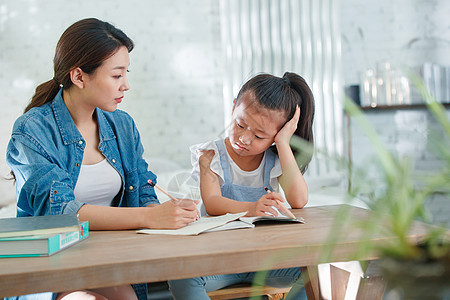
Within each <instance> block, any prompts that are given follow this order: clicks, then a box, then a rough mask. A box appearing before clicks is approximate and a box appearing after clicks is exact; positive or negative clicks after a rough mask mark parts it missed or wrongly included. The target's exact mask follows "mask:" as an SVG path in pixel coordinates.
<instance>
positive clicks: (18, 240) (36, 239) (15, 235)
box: [0, 215, 89, 257]
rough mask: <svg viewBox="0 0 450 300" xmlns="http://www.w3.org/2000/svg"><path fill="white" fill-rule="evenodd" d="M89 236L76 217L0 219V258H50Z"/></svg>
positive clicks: (86, 227)
mask: <svg viewBox="0 0 450 300" xmlns="http://www.w3.org/2000/svg"><path fill="white" fill-rule="evenodd" d="M88 235H89V223H88V222H87V221H85V222H79V221H78V218H77V216H76V215H49V216H32V217H21V218H3V219H0V257H31V256H49V255H52V254H54V253H56V252H58V251H61V250H63V249H65V248H67V247H69V246H72V245H74V244H76V243H77V242H80V241H82V240H83V239H85V238H87V237H88Z"/></svg>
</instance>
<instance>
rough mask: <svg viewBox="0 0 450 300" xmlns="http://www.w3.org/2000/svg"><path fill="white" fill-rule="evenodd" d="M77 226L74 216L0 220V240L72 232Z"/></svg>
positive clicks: (76, 218)
mask: <svg viewBox="0 0 450 300" xmlns="http://www.w3.org/2000/svg"><path fill="white" fill-rule="evenodd" d="M78 226H79V222H78V217H77V216H76V215H75V214H70V215H48V216H31V217H19V218H0V238H3V237H14V236H26V235H38V234H52V233H64V232H72V231H77V230H78Z"/></svg>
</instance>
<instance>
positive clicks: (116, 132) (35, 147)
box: [6, 89, 159, 298]
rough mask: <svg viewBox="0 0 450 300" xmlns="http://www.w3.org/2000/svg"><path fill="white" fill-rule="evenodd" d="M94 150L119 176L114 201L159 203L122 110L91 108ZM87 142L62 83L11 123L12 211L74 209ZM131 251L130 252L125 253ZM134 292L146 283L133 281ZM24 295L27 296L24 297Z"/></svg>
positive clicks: (131, 124) (131, 125) (77, 204)
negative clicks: (96, 139) (95, 131)
mask: <svg viewBox="0 0 450 300" xmlns="http://www.w3.org/2000/svg"><path fill="white" fill-rule="evenodd" d="M95 113H96V116H97V120H98V126H99V135H100V143H99V146H98V148H99V150H100V151H101V152H102V153H103V155H104V156H105V157H106V159H107V160H108V161H109V162H110V163H111V165H112V166H113V167H114V168H115V169H116V170H117V172H119V174H120V176H121V178H122V188H121V190H120V192H119V194H118V196H117V197H116V199H114V201H113V206H120V207H142V206H147V205H149V204H152V203H157V204H159V201H158V199H157V197H156V193H155V190H154V188H153V187H151V186H150V185H149V184H148V183H147V180H148V179H151V180H153V181H154V182H156V175H155V174H153V173H152V172H151V171H148V165H147V163H146V162H145V160H144V159H143V158H142V154H143V152H144V148H143V147H142V144H141V140H140V136H139V132H138V130H137V128H136V125H135V124H134V121H133V119H132V118H131V117H130V116H129V115H128V114H127V113H125V112H123V111H120V110H116V111H114V112H105V111H102V110H101V109H99V108H97V109H96V112H95ZM85 146H86V142H85V140H84V139H83V137H82V136H81V134H80V132H79V131H78V129H77V127H76V126H75V123H74V122H73V120H72V117H71V115H70V113H69V111H68V109H67V107H66V105H65V103H64V100H63V98H62V89H61V90H60V91H59V92H58V94H57V95H56V96H55V98H54V99H53V101H52V102H49V103H46V104H44V105H42V106H40V107H36V108H33V109H31V110H30V111H28V112H27V113H25V114H24V115H22V116H20V117H19V118H18V119H17V120H16V122H15V123H14V127H13V130H12V135H11V140H10V141H9V144H8V148H7V153H6V160H7V162H8V164H9V166H10V168H11V170H12V171H13V173H14V175H15V177H16V192H17V216H18V217H22V216H32V215H49V214H74V213H77V212H78V210H79V209H80V207H81V206H82V205H84V203H82V202H80V201H78V200H76V199H75V196H74V192H73V191H74V188H75V185H76V183H77V179H78V175H79V173H80V167H81V162H82V160H83V153H84V148H85ZM130 255H131V254H130ZM133 287H134V288H135V290H136V292H137V294H138V297H139V298H141V296H143V295H146V287H145V285H142V284H139V285H134V286H133ZM23 298H26V296H25V297H23Z"/></svg>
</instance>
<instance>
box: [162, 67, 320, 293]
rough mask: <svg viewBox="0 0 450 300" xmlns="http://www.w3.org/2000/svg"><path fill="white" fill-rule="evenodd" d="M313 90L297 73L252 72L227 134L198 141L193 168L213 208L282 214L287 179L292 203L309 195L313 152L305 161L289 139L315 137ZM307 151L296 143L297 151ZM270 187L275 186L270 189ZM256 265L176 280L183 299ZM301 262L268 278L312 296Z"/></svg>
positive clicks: (234, 279) (241, 277)
mask: <svg viewBox="0 0 450 300" xmlns="http://www.w3.org/2000/svg"><path fill="white" fill-rule="evenodd" d="M313 119H314V98H313V95H312V92H311V90H310V88H309V87H308V85H307V83H306V81H305V80H304V79H303V78H302V77H300V76H299V75H297V74H295V73H285V74H284V76H283V77H282V78H280V77H276V76H272V75H269V74H262V75H258V76H256V77H254V78H252V79H250V80H249V81H248V82H247V83H245V84H244V86H243V87H242V88H241V90H240V92H239V94H238V96H237V98H236V99H235V100H234V105H233V111H232V123H231V126H230V128H229V131H228V137H226V138H225V139H219V140H216V141H213V142H208V143H205V144H202V145H196V146H193V147H191V152H192V163H193V167H194V171H193V176H194V177H195V178H196V179H197V180H198V181H199V182H200V192H201V196H202V200H203V204H204V206H205V209H206V212H207V213H208V214H210V215H223V214H226V213H237V212H244V211H246V212H247V215H248V216H260V215H267V214H271V215H278V212H283V211H284V210H286V208H285V206H284V205H283V204H281V203H280V202H284V201H285V200H284V199H283V197H282V196H281V194H280V193H279V192H278V191H279V185H281V187H282V189H283V191H284V193H285V196H286V200H287V202H288V203H289V204H290V206H291V207H292V208H302V207H303V206H305V204H306V203H307V202H308V189H307V186H306V183H305V180H304V178H303V175H302V172H304V171H305V170H306V168H307V166H308V163H309V161H310V160H311V157H310V156H309V157H308V155H307V154H306V155H305V153H304V154H303V156H306V157H308V158H307V159H306V161H304V163H303V164H302V165H301V166H300V168H299V166H298V164H297V162H296V159H295V156H294V153H295V152H296V151H294V150H293V149H291V146H290V144H289V143H290V140H291V137H292V136H293V135H296V136H298V137H299V138H301V139H303V140H306V141H307V142H309V143H311V144H312V142H313V132H312V124H313ZM298 151H300V152H302V151H303V152H306V153H307V152H308V151H305V149H297V152H298ZM266 188H267V189H268V190H270V191H271V192H270V193H268V192H267V191H266ZM254 275H255V273H253V272H251V273H240V274H227V275H216V276H206V277H198V278H192V279H182V280H172V281H169V285H170V288H171V291H172V294H173V295H174V298H175V299H176V300H179V299H186V300H187V299H198V300H203V299H209V298H208V296H207V294H206V292H209V291H213V290H217V289H220V288H222V287H225V286H228V285H231V284H235V283H240V282H247V283H252V281H253V279H254ZM299 278H300V268H290V269H282V270H271V271H269V272H268V274H267V280H266V284H268V285H273V286H288V285H292V284H295V285H296V288H293V289H292V290H291V292H290V293H289V295H288V299H305V297H306V294H305V292H304V289H303V290H302V289H301V287H302V284H301V282H299V280H298V279H299Z"/></svg>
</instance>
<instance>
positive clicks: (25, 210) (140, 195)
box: [7, 18, 199, 299]
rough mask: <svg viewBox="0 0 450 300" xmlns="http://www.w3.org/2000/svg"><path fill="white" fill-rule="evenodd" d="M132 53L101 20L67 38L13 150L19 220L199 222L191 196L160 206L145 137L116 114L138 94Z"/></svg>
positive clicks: (130, 225) (110, 292)
mask: <svg viewBox="0 0 450 300" xmlns="http://www.w3.org/2000/svg"><path fill="white" fill-rule="evenodd" d="M133 47H134V45H133V42H132V41H131V39H129V38H128V37H127V36H126V35H125V34H124V33H123V32H122V31H121V30H119V29H117V28H115V27H114V26H112V25H111V24H109V23H107V22H104V21H101V20H98V19H94V18H90V19H84V20H80V21H78V22H76V23H74V24H73V25H71V26H70V27H69V28H67V29H66V31H65V32H64V33H63V34H62V36H61V38H60V40H59V42H58V44H57V46H56V53H55V57H54V77H53V79H51V80H49V81H47V82H45V83H43V84H41V85H40V86H38V87H37V88H36V93H35V95H34V96H33V98H32V100H31V103H30V104H29V105H28V106H27V108H26V110H25V113H24V114H23V115H22V116H21V117H19V118H18V119H17V120H16V122H15V124H14V127H13V130H12V135H11V140H10V142H9V144H8V149H7V162H8V164H9V166H10V167H11V170H12V173H13V175H14V177H15V179H16V188H17V216H18V217H23V216H32V215H47V214H78V216H79V219H80V221H83V220H88V221H89V227H90V229H92V230H120V229H136V228H179V227H183V226H185V225H187V224H189V223H190V222H192V221H194V220H195V219H196V218H197V217H198V215H199V213H198V211H197V208H196V204H195V203H194V202H193V201H191V200H181V201H180V202H178V204H177V203H174V202H173V201H168V202H165V203H163V204H161V205H159V201H158V199H157V197H156V194H155V191H154V188H153V187H152V186H150V185H149V184H148V183H147V180H148V179H151V180H152V181H153V182H155V181H156V176H155V174H153V173H152V172H151V171H149V170H148V165H147V163H146V162H145V160H144V159H143V158H142V154H143V152H144V149H143V147H142V144H141V141H140V136H139V132H138V130H137V128H136V126H135V124H134V121H133V119H132V118H131V117H130V116H129V115H128V114H127V113H125V112H123V111H120V110H117V105H118V104H119V103H121V102H122V101H123V100H124V94H125V92H126V91H127V90H128V89H129V88H130V86H129V84H128V80H127V72H128V66H129V63H130V61H129V52H130V51H131V50H132V49H133ZM111 251H114V250H113V249H112V250H111ZM130 255H132V254H131V253H130ZM74 263H75V262H74ZM133 289H134V290H133ZM146 294H147V292H146V285H145V284H137V285H133V286H131V285H125V286H119V287H111V288H102V289H96V290H87V291H68V292H66V293H60V294H52V293H45V294H41V295H39V297H41V298H39V299H51V298H57V299H93V298H94V299H96V298H97V299H105V298H106V299H137V298H138V299H147V298H146V297H147V295H146ZM30 297H31V296H30ZM32 297H36V295H33V296H32ZM21 298H23V299H26V298H27V296H21ZM32 299H35V298H32Z"/></svg>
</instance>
